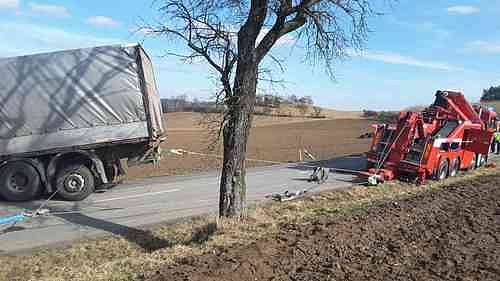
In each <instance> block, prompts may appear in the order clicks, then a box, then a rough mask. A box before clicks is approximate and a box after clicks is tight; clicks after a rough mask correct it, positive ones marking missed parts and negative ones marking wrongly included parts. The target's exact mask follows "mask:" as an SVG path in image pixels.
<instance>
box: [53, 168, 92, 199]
mask: <svg viewBox="0 0 500 281" xmlns="http://www.w3.org/2000/svg"><path fill="white" fill-rule="evenodd" d="M56 188H57V194H58V195H59V197H61V198H62V199H64V200H67V201H81V200H83V199H85V198H87V197H88V196H89V195H90V194H92V193H93V192H94V190H95V181H94V175H92V172H91V171H90V170H89V168H87V167H85V165H83V164H73V165H69V166H67V167H64V168H63V169H61V170H60V171H59V172H58V173H57V176H56Z"/></svg>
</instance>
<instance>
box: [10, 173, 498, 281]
mask: <svg viewBox="0 0 500 281" xmlns="http://www.w3.org/2000/svg"><path fill="white" fill-rule="evenodd" d="M498 172H499V168H495V169H483V170H477V171H473V172H471V173H469V174H467V175H463V176H461V177H457V178H452V179H448V180H446V181H444V182H442V183H435V182H431V183H429V184H427V185H424V186H414V185H409V184H404V183H387V184H384V185H381V186H378V187H361V186H360V187H355V188H353V189H349V190H343V191H330V192H323V193H317V194H311V195H310V196H308V197H305V198H303V199H301V200H297V201H292V202H288V203H267V204H261V205H256V206H253V207H252V208H250V210H249V211H248V219H247V220H245V221H244V222H241V221H236V220H218V218H217V217H216V216H213V215H212V216H204V217H197V218H193V219H190V220H188V221H184V222H180V223H177V224H173V225H172V224H169V225H164V226H158V227H156V228H155V229H152V230H150V231H145V230H133V231H131V232H130V233H126V234H124V235H123V236H109V237H105V238H101V239H94V240H86V241H80V242H78V243H75V244H74V245H73V246H71V247H69V248H66V249H48V250H42V251H38V252H35V253H33V254H32V255H26V256H13V257H7V256H5V257H0V263H1V264H2V270H1V271H0V280H6V281H7V280H8V281H14V280H23V281H24V280H45V281H49V280H51V281H52V280H82V281H83V280H89V281H90V280H92V281H94V280H141V279H143V277H144V276H145V275H147V274H148V273H150V272H155V271H156V270H158V269H159V268H161V267H162V266H165V265H167V264H169V263H172V262H173V261H174V260H178V259H186V258H189V257H190V256H193V255H201V254H203V253H207V252H209V251H212V250H214V249H217V248H221V247H231V246H235V245H248V244H250V243H252V242H255V241H256V240H258V239H261V238H263V237H272V236H273V235H275V234H277V233H278V231H279V229H280V225H282V224H290V223H295V224H307V223H309V222H310V221H311V220H312V219H314V218H316V217H318V216H324V215H332V216H337V215H341V216H342V215H350V214H352V213H356V212H362V211H364V210H366V208H367V207H369V206H372V205H373V204H379V203H380V202H385V201H387V200H400V199H404V198H407V197H411V196H418V194H420V193H422V192H427V191H432V190H436V189H440V188H443V187H446V186H449V185H454V184H457V183H459V182H462V181H474V180H477V179H478V178H480V177H482V176H484V175H492V174H498ZM131 241H136V242H131ZM137 241H139V242H137Z"/></svg>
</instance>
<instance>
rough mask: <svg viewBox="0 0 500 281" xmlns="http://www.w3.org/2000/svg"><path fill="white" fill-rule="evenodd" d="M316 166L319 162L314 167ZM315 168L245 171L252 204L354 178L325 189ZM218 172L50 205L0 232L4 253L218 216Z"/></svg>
mask: <svg viewBox="0 0 500 281" xmlns="http://www.w3.org/2000/svg"><path fill="white" fill-rule="evenodd" d="M364 161H365V160H364V159H363V158H362V157H359V156H351V157H343V158H339V159H333V160H330V161H324V162H322V163H321V165H322V166H328V167H331V168H334V167H335V168H344V169H360V168H361V167H362V165H363V164H364ZM312 164H313V165H317V163H312ZM311 170H312V168H311V167H304V166H301V165H299V164H289V165H281V166H271V167H263V168H252V169H249V170H248V171H247V177H248V200H249V201H250V202H255V201H262V200H269V199H266V198H267V196H268V195H270V194H272V193H276V192H283V191H286V190H288V191H297V190H302V189H307V188H314V189H312V190H313V191H320V190H323V189H334V188H343V187H348V186H350V185H352V184H353V183H352V181H353V180H354V177H353V176H350V175H342V174H333V173H332V174H330V178H329V180H328V182H327V184H325V185H321V186H320V185H317V184H316V183H310V182H308V181H307V178H308V177H309V175H310V174H311ZM218 182H219V172H218V171H213V172H208V173H202V174H196V175H191V176H174V177H155V178H149V179H144V180H140V181H133V182H128V183H124V184H121V185H120V186H118V187H115V188H114V189H112V190H109V191H107V192H105V193H96V194H93V195H91V196H90V197H89V198H87V199H86V200H85V201H82V202H76V203H75V202H62V201H57V200H54V201H50V202H49V204H48V205H47V207H46V208H48V209H49V210H50V212H51V215H49V216H46V217H39V218H36V219H32V220H28V221H25V222H22V223H18V224H16V225H15V226H14V227H10V228H5V227H0V254H13V253H19V252H25V251H29V250H31V249H34V248H39V247H47V246H53V245H64V244H68V243H71V241H74V240H78V239H81V238H87V237H96V236H99V235H103V234H116V235H123V234H124V233H126V232H128V231H129V230H131V229H133V228H140V227H144V226H148V225H154V224H157V223H161V222H166V221H172V220H176V219H181V218H185V217H191V216H196V215H201V214H206V213H210V212H216V211H217V204H218ZM42 202H43V200H38V201H35V202H28V203H9V202H0V216H6V215H12V214H16V213H19V212H22V211H25V210H35V209H37V208H38V207H39V206H40V204H41V203H42Z"/></svg>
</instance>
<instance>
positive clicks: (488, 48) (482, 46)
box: [466, 40, 500, 54]
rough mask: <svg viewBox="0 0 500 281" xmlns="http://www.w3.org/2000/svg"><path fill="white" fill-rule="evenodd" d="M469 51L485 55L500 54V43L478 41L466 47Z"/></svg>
mask: <svg viewBox="0 0 500 281" xmlns="http://www.w3.org/2000/svg"><path fill="white" fill-rule="evenodd" d="M466 49H467V50H468V51H472V52H476V53H484V54H500V42H487V41H482V40H477V41H474V42H470V43H468V44H467V45H466Z"/></svg>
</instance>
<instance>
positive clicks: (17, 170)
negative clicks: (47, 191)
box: [0, 161, 41, 202]
mask: <svg viewBox="0 0 500 281" xmlns="http://www.w3.org/2000/svg"><path fill="white" fill-rule="evenodd" d="M40 191H41V184H40V175H39V174H38V172H37V171H36V169H35V168H34V167H33V166H31V165H30V164H28V163H26V162H23V161H15V162H11V163H7V164H6V165H5V166H3V167H2V169H0V195H2V197H4V198H5V199H7V200H9V201H17V202H19V201H29V200H33V199H35V197H36V196H37V195H38V194H39V193H40Z"/></svg>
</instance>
